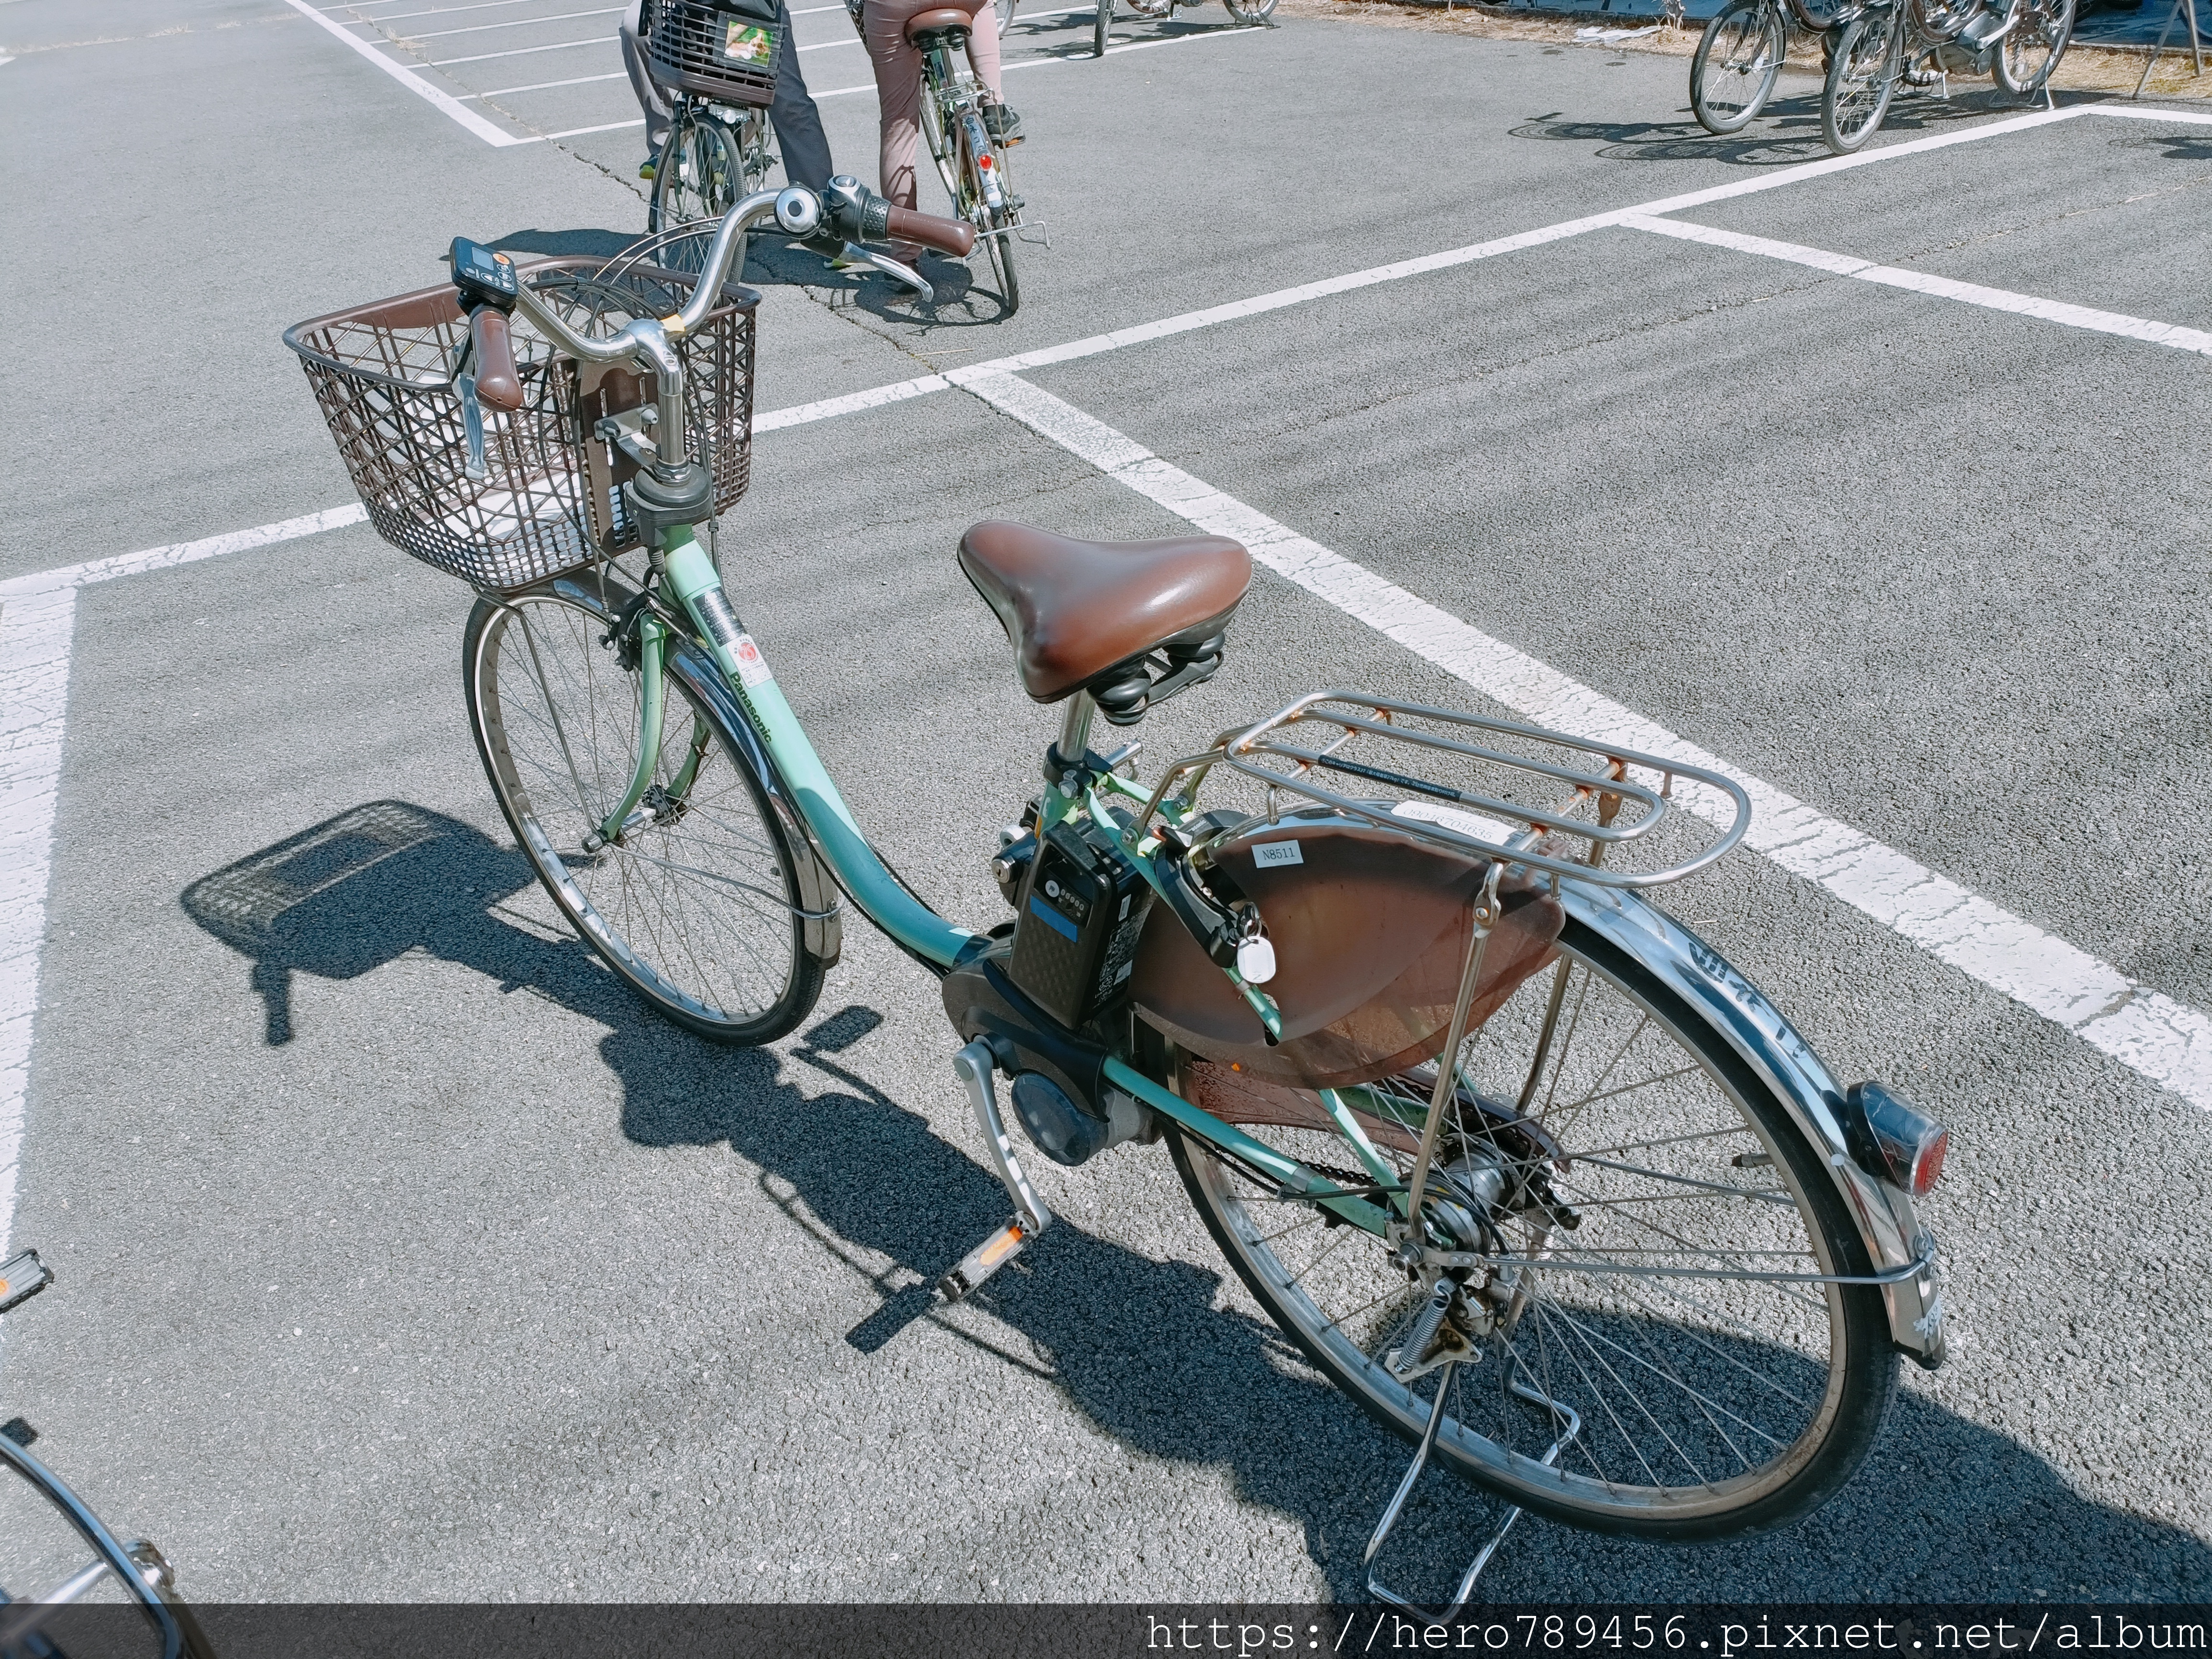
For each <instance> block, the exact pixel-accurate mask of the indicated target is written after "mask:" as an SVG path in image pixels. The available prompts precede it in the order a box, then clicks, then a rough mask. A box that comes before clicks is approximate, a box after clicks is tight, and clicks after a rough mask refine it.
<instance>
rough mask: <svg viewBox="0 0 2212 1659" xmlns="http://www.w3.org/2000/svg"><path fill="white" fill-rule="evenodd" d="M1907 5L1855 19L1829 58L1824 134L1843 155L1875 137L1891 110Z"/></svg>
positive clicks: (1822, 104)
mask: <svg viewBox="0 0 2212 1659" xmlns="http://www.w3.org/2000/svg"><path fill="white" fill-rule="evenodd" d="M1901 9H1902V0H1899V4H1895V5H1887V6H1878V7H1876V8H1875V9H1873V10H1871V11H1869V12H1865V13H1863V14H1862V15H1860V16H1858V17H1856V18H1854V19H1852V20H1851V21H1850V23H1848V24H1846V25H1845V26H1844V33H1843V38H1842V39H1841V40H1838V41H1837V42H1836V50H1835V52H1834V54H1833V55H1832V57H1831V58H1829V60H1828V79H1827V83H1826V85H1825V86H1824V87H1822V88H1821V89H1820V136H1821V137H1823V138H1826V140H1827V141H1828V148H1829V149H1832V150H1833V151H1835V153H1836V154H1837V155H1850V153H1851V152H1852V151H1853V150H1855V149H1858V148H1859V147H1860V146H1861V145H1863V144H1864V143H1866V141H1867V140H1868V139H1869V138H1871V137H1874V135H1875V133H1876V132H1878V131H1881V122H1882V118H1883V117H1884V116H1885V115H1887V114H1888V113H1889V100H1890V99H1891V98H1892V97H1893V96H1894V95H1895V94H1896V91H1897V76H1898V70H1899V67H1900V64H1899V45H1900V37H1901V36H1902V33H1903V31H1904V28H1905V20H1904V18H1903V17H1902V16H1901V15H1899V13H1900V10H1901Z"/></svg>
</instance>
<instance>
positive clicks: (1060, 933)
mask: <svg viewBox="0 0 2212 1659" xmlns="http://www.w3.org/2000/svg"><path fill="white" fill-rule="evenodd" d="M1017 910H1018V916H1017V920H1016V922H1015V925H1014V951H1013V959H1012V962H1010V963H1008V964H1007V977H1008V978H1009V979H1011V980H1012V981H1013V982H1014V983H1015V985H1016V986H1018V987H1019V988H1020V989H1021V990H1022V991H1023V992H1024V994H1026V995H1028V997H1029V998H1030V1000H1032V1001H1033V1002H1035V1003H1036V1006H1038V1007H1040V1008H1042V1009H1043V1010H1044V1011H1045V1012H1047V1013H1048V1014H1050V1015H1051V1016H1052V1017H1053V1018H1054V1019H1056V1020H1058V1021H1060V1023H1061V1024H1064V1025H1068V1026H1079V1025H1084V1024H1088V1023H1089V1022H1090V1021H1091V1020H1093V1019H1096V1018H1097V1017H1098V1016H1099V1015H1100V1014H1102V1013H1103V1012H1106V1011H1107V1010H1108V1009H1109V1008H1111V1007H1113V1006H1114V1005H1115V1003H1117V1002H1119V1001H1121V999H1122V998H1123V997H1125V996H1126V995H1127V994H1128V989H1129V973H1130V969H1131V967H1132V965H1133V963H1134V962H1135V960H1136V953H1137V940H1138V938H1139V935H1141V934H1142V933H1143V932H1144V926H1145V918H1146V915H1148V914H1150V912H1151V910H1152V889H1151V887H1150V886H1148V885H1147V884H1146V881H1145V878H1144V877H1143V875H1142V874H1140V873H1139V871H1138V869H1137V866H1135V865H1134V864H1133V863H1131V862H1130V861H1129V860H1128V858H1127V855H1126V854H1123V853H1122V851H1121V848H1119V847H1118V846H1117V845H1115V841H1114V838H1113V836H1111V835H1110V834H1109V833H1108V832H1107V831H1105V830H1103V829H1099V828H1098V826H1097V825H1096V824H1093V823H1080V824H1078V823H1073V822H1070V823H1058V824H1054V826H1053V827H1052V829H1049V830H1048V831H1046V833H1045V836H1044V837H1043V839H1042V842H1039V843H1038V846H1037V849H1036V856H1035V857H1033V858H1031V859H1030V861H1029V869H1028V872H1027V873H1026V877H1025V879H1024V884H1023V887H1022V892H1021V902H1020V903H1019V905H1018V907H1017Z"/></svg>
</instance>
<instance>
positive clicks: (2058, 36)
mask: <svg viewBox="0 0 2212 1659" xmlns="http://www.w3.org/2000/svg"><path fill="white" fill-rule="evenodd" d="M2016 3H2018V4H2019V6H2020V8H2021V16H2020V21H2018V22H2016V23H2015V24H2014V25H2013V29H2012V33H2009V34H2008V35H2006V36H2005V38H2004V41H2003V44H2002V46H1999V47H1998V49H1997V61H1996V78H1997V84H1998V85H1999V86H2001V87H2002V88H2004V89H2005V90H2006V91H2007V92H2008V93H2011V94H2013V95H2014V96H2015V97H2017V98H2032V97H2033V96H2034V95H2035V94H2037V93H2039V92H2041V91H2042V90H2043V88H2044V87H2045V85H2046V84H2047V83H2048V82H2049V81H2050V79H2051V71H2052V70H2055V69H2057V67H2058V60H2059V59H2060V58H2063V57H2064V56H2065V55H2066V48H2067V46H2068V45H2069V43H2070V42H2071V41H2072V40H2073V39H2074V13H2075V0H2016Z"/></svg>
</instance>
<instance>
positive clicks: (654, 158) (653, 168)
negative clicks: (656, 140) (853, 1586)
mask: <svg viewBox="0 0 2212 1659" xmlns="http://www.w3.org/2000/svg"><path fill="white" fill-rule="evenodd" d="M659 171H660V152H659V150H657V149H649V150H647V151H646V153H645V160H644V161H641V162H639V163H638V167H637V176H638V177H639V178H641V179H645V180H646V181H647V183H650V182H652V179H653V175H654V174H655V173H658V172H659Z"/></svg>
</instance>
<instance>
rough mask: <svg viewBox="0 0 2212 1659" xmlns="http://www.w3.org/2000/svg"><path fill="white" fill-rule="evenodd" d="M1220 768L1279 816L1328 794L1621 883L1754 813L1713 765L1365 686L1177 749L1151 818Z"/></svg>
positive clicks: (1559, 872) (1353, 812)
mask: <svg viewBox="0 0 2212 1659" xmlns="http://www.w3.org/2000/svg"><path fill="white" fill-rule="evenodd" d="M1222 773H1226V774H1228V775H1230V776H1231V777H1234V778H1241V779H1243V781H1245V782H1246V783H1247V785H1248V787H1255V788H1256V790H1257V792H1258V795H1259V800H1260V804H1261V805H1262V806H1263V808H1264V810H1265V811H1267V814H1268V816H1269V817H1275V816H1277V815H1278V814H1279V813H1282V812H1285V811H1292V812H1306V811H1311V810H1312V808H1313V807H1314V806H1315V805H1319V806H1322V807H1323V808H1325V809H1327V810H1328V811H1333V812H1337V813H1341V814H1344V815H1345V816H1347V817H1352V818H1357V819H1362V820H1364V821H1366V822H1368V823H1376V824H1380V825H1383V826H1385V827H1387V828H1389V829H1395V830H1398V831H1401V832H1402V833H1404V834H1406V835H1407V836H1412V837H1413V838H1414V839H1415V840H1417V841H1425V842H1430V843H1431V844H1432V845H1437V846H1441V847H1444V848H1449V849H1450V850H1452V851H1455V852H1457V853H1460V854H1472V855H1474V856H1476V857H1480V858H1490V857H1492V856H1494V855H1495V854H1498V852H1500V851H1501V850H1502V851H1503V852H1504V853H1505V854H1506V856H1507V860H1508V862H1510V863H1512V864H1516V865H1521V866H1526V867H1527V868H1528V869H1529V870H1531V871H1541V872H1545V873H1546V874H1547V875H1551V876H1554V877H1567V878H1572V879H1575V880H1577V881H1583V882H1589V883H1594V884H1598V885H1601V886H1607V887H1632V888H1644V887H1656V886H1658V885H1661V884H1664V883H1667V882H1671V881H1679V880H1680V879H1681V878H1683V877H1684V876H1686V875H1688V874H1690V873H1691V872H1692V871H1696V870H1702V869H1704V868H1705V866H1708V865H1710V864H1711V863H1713V862H1714V861H1716V860H1718V859H1719V858H1720V857H1721V856H1722V855H1723V854H1725V853H1727V852H1728V851H1729V848H1733V847H1734V846H1735V844H1736V843H1737V842H1740V841H1741V840H1742V839H1743V836H1744V833H1745V831H1747V829H1749V828H1750V827H1751V800H1750V798H1749V797H1748V796H1747V795H1746V794H1745V793H1744V791H1743V788H1742V787H1741V785H1739V784H1738V783H1737V782H1736V781H1735V780H1734V779H1732V778H1729V777H1728V776H1726V775H1723V774H1722V773H1719V772H1716V771H1713V770H1711V769H1709V768H1706V767H1702V766H1697V765H1692V764H1691V763H1687V762H1684V761H1675V760H1669V759H1667V758H1666V757H1662V756H1658V755H1647V754H1645V753H1644V752H1643V751H1641V750H1634V749H1624V748H1620V747H1618V746H1616V745H1609V744H1602V743H1599V742H1595V741H1593V740H1591V739H1588V738H1577V737H1571V736H1569V735H1567V734H1566V733H1565V732H1553V731H1547V730H1546V729H1545V728H1543V727H1541V726H1522V725H1519V724H1516V722H1514V721H1511V720H1491V719H1486V718H1485V717H1483V716H1481V715H1476V714H1457V713H1454V712H1452V711H1450V710H1448V709H1443V708H1427V707H1425V706H1423V705H1421V704H1419V703H1409V702H1396V701H1395V700H1393V699H1391V698H1388V697H1378V696H1370V695H1369V694H1367V693H1365V692H1360V691H1316V692H1312V693H1310V694H1309V695H1307V696H1303V697H1300V698H1299V699H1298V700H1297V702H1292V703H1290V704H1287V705H1286V706H1285V707H1284V708H1279V709H1278V710H1277V711H1276V712H1275V713H1274V714H1270V715H1269V716H1268V717H1267V719H1266V720H1261V722H1259V724H1257V725H1256V726H1249V727H1243V728H1239V729H1237V730H1236V731H1232V732H1226V733H1225V734H1223V736H1222V738H1220V739H1219V740H1218V742H1217V744H1215V746H1214V747H1213V748H1212V749H1211V750H1207V751H1206V752H1205V753H1203V754H1200V755H1194V756H1192V757H1189V758H1188V759H1186V760H1182V761H1179V762H1177V763H1176V764H1175V765H1174V766H1172V767H1170V769H1169V770H1168V772H1167V775H1165V776H1164V777H1163V778H1162V779H1161V780H1160V782H1159V785H1158V788H1157V789H1156V790H1155V791H1154V793H1153V794H1152V800H1151V802H1150V803H1149V805H1147V806H1146V811H1145V815H1144V820H1145V823H1147V824H1149V823H1151V822H1152V820H1153V818H1154V817H1155V815H1157V814H1158V813H1159V812H1160V811H1161V808H1162V806H1163V805H1164V804H1169V805H1174V804H1175V801H1176V799H1177V798H1179V799H1180V802H1181V803H1182V804H1183V805H1188V804H1189V803H1191V802H1192V801H1193V799H1194V796H1195V794H1196V792H1197V790H1198V788H1199V787H1200V784H1201V783H1202V782H1203V781H1205V779H1206V776H1207V775H1209V774H1214V775H1219V774H1222ZM1678 807H1686V809H1687V810H1686V811H1677V810H1676V809H1677V808H1678Z"/></svg>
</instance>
